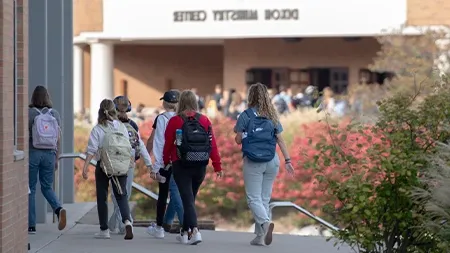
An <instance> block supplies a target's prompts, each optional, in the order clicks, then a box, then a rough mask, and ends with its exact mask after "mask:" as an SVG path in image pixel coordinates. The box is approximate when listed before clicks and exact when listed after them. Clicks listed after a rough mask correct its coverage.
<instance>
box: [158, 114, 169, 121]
mask: <svg viewBox="0 0 450 253" xmlns="http://www.w3.org/2000/svg"><path fill="white" fill-rule="evenodd" d="M160 115H162V116H164V118H166V119H167V120H170V119H169V117H168V116H167V115H166V113H165V112H163V113H161V114H160Z"/></svg>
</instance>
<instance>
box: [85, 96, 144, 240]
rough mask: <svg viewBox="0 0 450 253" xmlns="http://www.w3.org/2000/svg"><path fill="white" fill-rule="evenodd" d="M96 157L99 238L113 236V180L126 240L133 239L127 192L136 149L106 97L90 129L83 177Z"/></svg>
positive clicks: (111, 103) (111, 102)
mask: <svg viewBox="0 0 450 253" xmlns="http://www.w3.org/2000/svg"><path fill="white" fill-rule="evenodd" d="M94 157H95V159H96V160H97V165H96V166H95V189H96V192H97V211H98V220H99V223H100V231H99V232H98V233H96V234H95V238H98V239H110V238H111V236H110V231H109V229H108V188H109V182H110V181H111V185H112V189H113V192H114V196H115V199H116V201H117V205H118V206H119V210H120V214H121V216H122V222H123V224H125V238H124V239H125V240H131V239H133V225H132V223H131V215H130V206H129V205H128V194H127V173H128V171H129V169H130V167H134V158H135V157H134V152H133V149H132V147H131V144H130V140H129V136H128V130H127V128H126V127H125V125H124V124H123V123H122V122H120V121H119V120H118V119H117V111H116V105H115V104H114V102H113V101H112V100H109V99H104V100H103V101H102V102H101V103H100V109H98V123H97V125H95V126H94V128H93V129H92V130H91V134H90V136H89V141H88V147H87V158H86V161H85V162H84V166H83V178H84V179H88V166H89V163H90V161H91V160H92V159H93V158H94Z"/></svg>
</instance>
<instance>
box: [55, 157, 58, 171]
mask: <svg viewBox="0 0 450 253" xmlns="http://www.w3.org/2000/svg"><path fill="white" fill-rule="evenodd" d="M58 168H59V162H58V159H56V162H55V171H57V170H58Z"/></svg>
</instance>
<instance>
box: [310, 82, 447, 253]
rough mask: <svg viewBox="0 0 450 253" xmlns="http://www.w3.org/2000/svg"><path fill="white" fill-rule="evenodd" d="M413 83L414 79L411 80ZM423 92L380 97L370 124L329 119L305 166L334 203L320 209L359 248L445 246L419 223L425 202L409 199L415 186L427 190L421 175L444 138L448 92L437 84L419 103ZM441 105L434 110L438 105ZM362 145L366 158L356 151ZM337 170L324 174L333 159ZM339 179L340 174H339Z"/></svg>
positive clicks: (396, 249)
mask: <svg viewBox="0 0 450 253" xmlns="http://www.w3.org/2000/svg"><path fill="white" fill-rule="evenodd" d="M416 87H417V85H416ZM419 95H420V91H417V92H416V93H413V94H411V93H410V94H408V93H401V94H397V95H394V96H392V97H390V98H386V99H384V100H382V101H380V102H379V103H378V104H379V110H380V115H379V118H378V119H377V122H376V124H374V125H366V126H364V125H361V124H358V123H353V124H349V125H347V126H346V127H345V128H342V127H339V126H336V125H333V126H331V125H329V131H328V136H324V137H323V138H322V141H320V142H319V143H318V144H317V145H316V148H317V150H318V151H319V152H320V153H319V154H318V155H315V156H314V160H313V162H312V163H309V164H308V165H309V166H311V167H313V168H315V171H316V172H317V173H318V174H317V175H316V179H317V180H318V182H319V185H321V186H322V187H323V188H324V189H325V190H326V192H327V194H329V195H330V196H334V201H338V202H339V203H340V204H339V206H340V208H338V209H336V208H335V207H336V204H335V203H334V202H329V203H328V204H327V205H326V207H325V209H326V211H327V212H330V211H334V212H335V214H336V215H335V216H334V217H335V221H336V222H337V223H338V224H339V225H340V226H342V230H341V231H339V232H337V233H336V236H337V238H338V239H339V240H340V241H341V242H345V243H347V244H349V245H351V246H352V247H354V248H355V249H357V250H358V252H367V253H378V252H393V253H394V252H395V253H397V252H399V253H400V252H442V251H440V249H439V248H438V246H439V245H440V244H439V239H438V238H437V237H436V236H434V233H433V232H432V231H430V230H426V229H423V224H424V223H425V222H426V219H427V216H428V214H427V213H428V211H427V208H426V205H424V204H421V203H419V202H416V201H414V199H413V198H411V193H412V191H413V189H416V188H421V189H423V188H427V187H426V185H424V184H423V182H422V181H421V180H420V178H421V176H422V175H423V174H424V173H426V171H427V170H426V168H427V166H428V165H429V160H428V159H426V158H427V157H428V156H430V155H433V154H434V152H435V150H436V149H435V142H436V141H438V140H446V139H447V138H448V136H449V132H448V131H447V129H446V128H444V125H445V124H446V123H447V122H448V119H449V116H450V115H448V113H449V112H450V93H449V92H448V91H444V90H442V89H441V90H439V92H436V93H433V94H431V95H426V96H423V99H421V100H420V101H417V97H418V96H419ZM438 108H439V109H438ZM355 133H359V134H361V135H362V136H364V138H365V139H366V140H367V142H368V143H369V145H368V148H367V145H361V144H357V146H356V149H355V148H349V147H348V146H349V141H350V140H349V137H350V136H354V135H355ZM363 149H366V155H365V156H358V155H357V153H358V150H363ZM332 164H334V165H339V166H340V169H339V170H337V171H336V173H332V174H329V173H326V171H327V169H328V167H329V166H330V165H332ZM343 179H344V180H343Z"/></svg>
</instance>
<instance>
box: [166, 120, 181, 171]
mask: <svg viewBox="0 0 450 253" xmlns="http://www.w3.org/2000/svg"><path fill="white" fill-rule="evenodd" d="M177 118H178V117H177V116H175V117H172V118H171V119H170V120H169V123H167V127H166V131H165V132H164V139H165V142H164V148H163V155H162V157H163V161H164V166H166V165H167V164H169V163H170V161H171V156H170V155H171V152H172V149H173V147H174V145H175V144H174V141H175V131H176V130H177V127H178V124H177Z"/></svg>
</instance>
